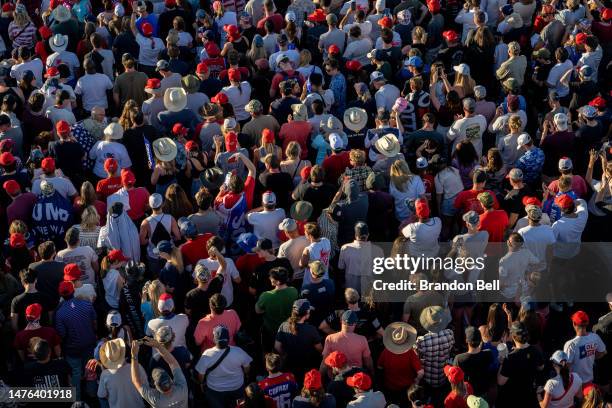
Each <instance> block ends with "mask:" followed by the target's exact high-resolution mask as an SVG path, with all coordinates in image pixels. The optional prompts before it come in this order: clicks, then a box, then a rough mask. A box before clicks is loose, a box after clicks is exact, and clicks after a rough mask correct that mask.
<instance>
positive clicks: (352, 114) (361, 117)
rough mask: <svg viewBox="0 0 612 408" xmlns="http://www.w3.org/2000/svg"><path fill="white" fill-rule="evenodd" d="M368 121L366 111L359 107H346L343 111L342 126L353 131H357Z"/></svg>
mask: <svg viewBox="0 0 612 408" xmlns="http://www.w3.org/2000/svg"><path fill="white" fill-rule="evenodd" d="M367 122H368V113H367V112H366V111H365V109H361V108H348V109H347V110H345V111H344V126H346V127H347V128H349V129H350V130H352V131H353V132H359V131H360V130H361V129H363V128H364V127H365V125H366V123H367Z"/></svg>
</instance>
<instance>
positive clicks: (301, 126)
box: [278, 120, 312, 160]
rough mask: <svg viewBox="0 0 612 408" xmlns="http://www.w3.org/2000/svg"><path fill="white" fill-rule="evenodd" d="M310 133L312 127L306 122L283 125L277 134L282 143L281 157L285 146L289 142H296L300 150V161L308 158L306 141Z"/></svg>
mask: <svg viewBox="0 0 612 408" xmlns="http://www.w3.org/2000/svg"><path fill="white" fill-rule="evenodd" d="M311 132H312V125H311V124H310V123H309V122H307V121H302V120H300V121H292V122H288V123H284V124H283V126H281V128H280V132H279V133H278V138H279V139H280V140H281V141H282V142H283V157H284V158H287V157H286V155H285V150H286V149H287V145H288V144H289V143H291V142H296V143H297V144H299V145H300V149H302V151H301V153H300V159H302V160H304V159H307V158H308V139H310V133H311Z"/></svg>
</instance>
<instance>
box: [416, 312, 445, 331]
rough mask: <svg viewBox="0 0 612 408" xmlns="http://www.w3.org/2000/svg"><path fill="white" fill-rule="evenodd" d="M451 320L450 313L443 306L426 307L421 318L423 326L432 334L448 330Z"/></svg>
mask: <svg viewBox="0 0 612 408" xmlns="http://www.w3.org/2000/svg"><path fill="white" fill-rule="evenodd" d="M451 320H452V317H451V314H450V311H449V310H448V309H445V308H443V307H442V306H429V307H426V308H425V309H423V311H422V312H421V316H420V317H419V322H420V323H421V326H423V328H424V329H425V330H427V331H430V332H432V333H439V332H441V331H442V330H444V329H446V327H447V326H448V324H449V323H450V322H451Z"/></svg>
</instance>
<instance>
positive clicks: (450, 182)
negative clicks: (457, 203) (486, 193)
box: [434, 167, 463, 200]
mask: <svg viewBox="0 0 612 408" xmlns="http://www.w3.org/2000/svg"><path fill="white" fill-rule="evenodd" d="M434 184H435V186H436V193H437V194H443V196H442V198H443V199H445V200H446V199H449V198H453V197H455V196H456V195H457V194H459V193H460V192H462V191H463V182H462V181H461V176H460V175H459V172H458V171H457V170H455V169H454V168H453V167H447V168H446V169H444V170H442V171H441V172H439V173H438V174H436V177H434Z"/></svg>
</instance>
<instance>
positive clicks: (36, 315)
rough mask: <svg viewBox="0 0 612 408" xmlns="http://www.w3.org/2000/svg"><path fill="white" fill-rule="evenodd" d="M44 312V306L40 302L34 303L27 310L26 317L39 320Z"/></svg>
mask: <svg viewBox="0 0 612 408" xmlns="http://www.w3.org/2000/svg"><path fill="white" fill-rule="evenodd" d="M41 313H42V306H41V305H40V303H32V304H31V305H29V306H28V307H26V310H25V317H26V319H28V320H38V319H40V315H41Z"/></svg>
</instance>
